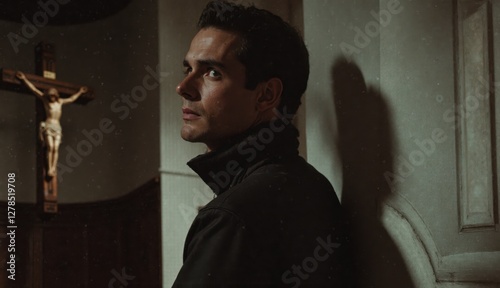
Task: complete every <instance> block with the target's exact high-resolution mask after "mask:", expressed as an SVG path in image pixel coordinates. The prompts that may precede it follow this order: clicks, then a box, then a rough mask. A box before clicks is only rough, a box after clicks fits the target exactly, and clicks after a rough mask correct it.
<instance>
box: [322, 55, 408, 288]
mask: <svg viewBox="0 0 500 288" xmlns="http://www.w3.org/2000/svg"><path fill="white" fill-rule="evenodd" d="M331 76H332V86H333V87H332V88H333V89H332V91H333V100H334V101H333V103H334V105H335V111H336V115H337V125H338V143H337V144H338V149H339V154H340V158H341V161H342V173H343V179H342V181H343V188H342V204H343V207H344V209H345V211H346V213H347V216H348V219H349V222H350V236H351V239H352V242H351V247H352V251H351V257H352V258H351V259H352V261H351V262H352V265H353V267H352V269H353V271H352V272H353V273H352V275H353V277H352V281H349V282H351V283H352V286H353V287H360V288H361V287H363V288H366V287H383V288H392V287H394V288H402V287H404V288H412V287H415V286H414V284H413V283H412V280H411V278H410V274H409V273H408V270H407V268H406V265H405V263H404V261H403V258H402V257H401V254H400V252H399V250H398V247H396V245H395V243H394V242H393V240H392V239H391V237H390V236H389V234H388V233H387V231H386V230H385V229H384V227H383V226H382V223H381V221H380V219H379V216H378V215H379V213H378V207H379V206H380V204H381V203H383V201H384V200H385V199H386V198H387V197H390V193H391V187H389V185H388V184H387V183H386V181H385V179H384V171H393V169H392V166H393V159H392V156H391V154H392V143H393V139H392V137H393V136H392V126H391V115H390V111H388V108H387V104H386V103H385V101H384V97H383V95H381V93H380V92H379V91H377V90H375V89H373V88H372V87H367V84H366V83H365V79H364V77H363V74H362V72H361V70H360V69H359V67H358V66H357V65H356V64H355V63H353V62H347V61H346V60H345V59H339V60H337V61H335V63H334V64H333V67H332V74H331Z"/></svg>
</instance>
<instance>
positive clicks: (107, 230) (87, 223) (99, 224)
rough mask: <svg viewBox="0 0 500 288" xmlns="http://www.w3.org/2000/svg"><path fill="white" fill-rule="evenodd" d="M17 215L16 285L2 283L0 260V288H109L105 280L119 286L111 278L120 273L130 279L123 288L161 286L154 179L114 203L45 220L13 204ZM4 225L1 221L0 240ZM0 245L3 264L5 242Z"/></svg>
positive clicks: (64, 209)
mask: <svg viewBox="0 0 500 288" xmlns="http://www.w3.org/2000/svg"><path fill="white" fill-rule="evenodd" d="M6 210H7V205H6V203H5V202H0V211H1V212H0V213H2V215H7V213H6ZM16 212H17V213H16V216H17V215H18V217H17V219H16V220H17V223H19V224H18V229H17V232H16V233H17V234H16V237H17V238H16V258H17V260H16V261H17V264H16V281H15V282H13V283H8V282H7V283H4V282H5V280H4V279H6V277H7V274H6V270H5V269H4V268H5V264H4V263H5V261H2V263H1V264H0V268H2V269H0V278H1V280H0V286H1V287H14V288H16V287H23V288H24V287H37V288H39V287H43V288H45V287H47V288H59V287H61V288H63V287H64V288H67V287H88V288H93V287H109V283H110V281H115V285H114V287H120V286H123V285H121V283H120V282H117V280H113V279H115V278H116V275H117V274H122V270H123V269H125V270H124V271H126V274H127V275H129V276H131V277H132V276H133V277H134V278H133V279H131V280H130V281H129V283H128V285H127V287H128V288H131V287H141V288H144V287H146V288H147V287H161V248H160V245H161V241H160V235H161V233H160V231H161V230H160V185H159V180H158V179H157V178H155V179H153V180H151V181H150V182H148V183H146V184H145V185H143V186H142V187H139V188H138V189H136V190H134V191H133V192H131V193H129V194H127V195H126V196H124V197H121V198H118V199H113V200H108V201H102V202H96V203H83V204H60V205H59V213H58V214H56V215H54V216H52V217H50V218H46V219H40V218H39V214H37V211H36V207H35V205H34V204H22V203H16ZM5 221H6V219H5V218H4V217H2V218H0V236H1V235H2V233H6V231H5V227H6V226H7V225H6V223H5ZM0 241H2V242H1V243H2V245H1V246H2V251H0V260H3V259H4V258H5V257H6V256H7V255H4V254H6V249H5V248H4V247H5V246H4V243H5V240H4V239H2V238H0ZM2 265H3V266H2ZM2 281H3V282H2ZM4 284H6V285H7V286H5V285H4ZM11 284H14V286H12V285H11Z"/></svg>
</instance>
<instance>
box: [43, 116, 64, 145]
mask: <svg viewBox="0 0 500 288" xmlns="http://www.w3.org/2000/svg"><path fill="white" fill-rule="evenodd" d="M45 135H47V136H52V137H59V138H62V128H61V125H59V124H54V123H45V122H44V121H42V122H40V140H42V142H45V137H44V136H45Z"/></svg>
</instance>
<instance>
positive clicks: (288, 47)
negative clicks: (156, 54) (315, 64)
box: [173, 1, 342, 287]
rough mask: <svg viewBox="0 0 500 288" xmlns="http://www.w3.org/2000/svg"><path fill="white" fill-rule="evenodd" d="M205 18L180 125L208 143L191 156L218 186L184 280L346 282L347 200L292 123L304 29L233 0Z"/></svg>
mask: <svg viewBox="0 0 500 288" xmlns="http://www.w3.org/2000/svg"><path fill="white" fill-rule="evenodd" d="M198 27H199V31H198V33H197V34H196V36H194V38H193V40H192V42H191V46H190V48H189V51H188V52H187V54H186V57H185V59H184V69H185V78H184V80H183V81H182V82H181V83H179V85H178V87H177V93H178V94H179V95H180V96H182V100H183V105H182V112H183V119H184V125H183V126H182V129H181V136H182V138H183V139H184V140H187V141H189V142H202V143H204V144H206V146H207V153H206V154H203V155H200V156H198V157H196V158H194V159H192V160H191V161H190V162H188V165H189V166H190V167H191V168H192V169H193V170H194V171H195V172H196V173H198V175H199V176H200V177H201V178H202V179H203V180H204V181H205V182H206V183H207V185H209V186H210V188H211V189H212V190H213V191H214V193H215V194H216V195H217V197H216V198H215V199H214V200H212V201H211V202H210V203H208V204H207V205H206V206H205V207H203V208H202V209H201V210H200V211H199V214H198V215H197V217H196V219H195V220H194V223H193V224H192V226H191V229H190V231H189V233H188V235H187V239H186V243H185V247H184V264H183V267H182V268H181V270H180V272H179V274H178V276H177V279H176V281H175V283H174V285H173V287H340V286H339V284H338V283H340V263H339V262H340V260H339V258H340V250H341V249H342V242H341V241H342V239H341V237H342V234H341V230H342V229H341V226H342V221H341V213H340V210H341V208H340V204H339V201H338V199H337V196H336V195H335V192H334V191H333V188H332V186H331V185H330V183H329V182H328V180H327V179H326V178H325V177H324V176H323V175H321V174H320V173H319V172H317V171H316V170H315V169H314V168H313V167H312V166H311V165H309V164H308V163H307V162H306V161H305V160H304V159H303V158H301V157H300V156H299V155H298V151H297V149H298V140H297V137H298V131H297V129H296V128H295V127H294V126H293V124H292V123H291V119H292V118H293V115H294V114H295V112H296V111H297V109H298V107H299V105H300V98H301V95H302V94H303V93H304V91H305V89H306V86H307V79H308V75H309V60H308V52H307V49H306V47H305V45H304V42H303V40H302V38H301V37H300V36H299V34H298V33H297V31H296V30H294V29H293V28H292V27H291V26H290V25H288V24H287V23H285V22H284V21H283V20H282V19H281V18H279V17H278V16H276V15H274V14H271V13H270V12H268V11H265V10H261V9H257V8H255V7H243V6H240V5H235V4H231V3H227V2H224V1H214V2H211V3H209V4H208V5H207V7H206V8H205V10H204V11H203V12H202V15H201V17H200V20H199V23H198Z"/></svg>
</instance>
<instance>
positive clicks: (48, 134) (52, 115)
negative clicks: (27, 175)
mask: <svg viewBox="0 0 500 288" xmlns="http://www.w3.org/2000/svg"><path fill="white" fill-rule="evenodd" d="M16 77H17V78H18V79H19V80H21V81H22V82H23V83H24V85H26V87H28V89H30V91H32V92H33V94H35V96H36V97H37V98H38V99H40V100H41V101H42V103H43V107H44V108H45V115H46V117H47V118H46V120H45V121H42V122H40V139H41V140H42V143H43V144H44V145H45V146H46V147H47V151H46V153H47V177H48V178H52V177H54V176H56V169H57V159H58V158H59V145H60V144H61V138H62V128H61V123H60V119H61V114H62V105H64V104H69V103H72V102H74V101H76V99H78V97H80V96H81V95H82V94H84V93H86V92H87V90H88V89H87V87H81V88H80V90H79V91H78V92H77V93H75V94H74V95H72V96H70V97H68V98H65V99H61V98H59V92H58V91H57V89H55V88H49V89H47V90H46V91H45V93H44V92H42V91H40V90H38V89H37V88H36V87H35V85H33V83H31V82H30V81H29V80H28V78H26V76H25V75H24V73H23V72H17V73H16Z"/></svg>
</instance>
